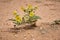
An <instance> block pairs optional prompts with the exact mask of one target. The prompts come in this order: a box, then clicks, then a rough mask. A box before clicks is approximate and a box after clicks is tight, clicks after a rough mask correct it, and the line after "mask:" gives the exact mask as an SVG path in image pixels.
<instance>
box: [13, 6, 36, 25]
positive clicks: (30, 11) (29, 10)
mask: <svg viewBox="0 0 60 40" xmlns="http://www.w3.org/2000/svg"><path fill="white" fill-rule="evenodd" d="M36 8H37V7H32V5H28V7H27V8H24V7H21V9H22V10H23V11H24V12H26V13H27V14H25V15H24V17H20V16H19V15H18V14H17V11H16V10H15V11H13V15H14V16H15V19H14V20H15V22H17V24H18V23H20V24H21V23H23V21H24V22H28V21H31V20H30V19H31V18H32V19H33V18H35V17H36V16H35V14H34V11H33V10H35V9H36Z"/></svg>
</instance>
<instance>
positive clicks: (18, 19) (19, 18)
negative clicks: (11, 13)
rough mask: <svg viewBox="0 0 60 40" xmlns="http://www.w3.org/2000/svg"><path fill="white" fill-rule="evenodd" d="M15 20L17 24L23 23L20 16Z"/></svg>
mask: <svg viewBox="0 0 60 40" xmlns="http://www.w3.org/2000/svg"><path fill="white" fill-rule="evenodd" d="M15 20H16V21H17V22H20V23H21V22H22V18H21V17H20V16H19V15H17V16H16V17H15Z"/></svg>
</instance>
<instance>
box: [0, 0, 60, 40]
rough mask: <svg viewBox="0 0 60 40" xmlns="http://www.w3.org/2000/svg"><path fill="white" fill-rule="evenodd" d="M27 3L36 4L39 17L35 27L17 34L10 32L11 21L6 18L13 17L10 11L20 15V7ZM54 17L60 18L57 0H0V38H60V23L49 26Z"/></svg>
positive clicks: (17, 39) (21, 39)
mask: <svg viewBox="0 0 60 40" xmlns="http://www.w3.org/2000/svg"><path fill="white" fill-rule="evenodd" d="M27 4H32V5H33V6H38V9H37V11H36V15H38V16H40V17H41V19H40V20H38V21H37V22H36V25H37V27H35V28H34V29H29V30H24V29H22V30H20V31H19V32H18V33H17V34H15V33H14V32H13V33H12V32H10V31H9V29H10V28H12V27H13V23H12V22H11V21H9V20H8V19H10V18H12V17H13V14H12V12H13V11H14V10H17V11H18V13H19V14H20V15H21V16H22V15H23V13H24V12H23V11H22V10H21V9H20V7H21V6H24V7H25V6H26V5H27ZM56 19H60V1H59V0H0V40H60V25H53V27H52V26H51V23H52V22H53V21H54V20H56Z"/></svg>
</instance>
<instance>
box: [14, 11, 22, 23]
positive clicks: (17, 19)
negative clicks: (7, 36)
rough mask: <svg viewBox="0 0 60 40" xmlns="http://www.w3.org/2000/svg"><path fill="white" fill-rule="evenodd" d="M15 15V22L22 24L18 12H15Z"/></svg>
mask: <svg viewBox="0 0 60 40" xmlns="http://www.w3.org/2000/svg"><path fill="white" fill-rule="evenodd" d="M13 15H14V16H15V21H17V22H19V23H21V22H22V17H20V16H19V15H18V14H17V11H16V10H15V11H14V12H13Z"/></svg>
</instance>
